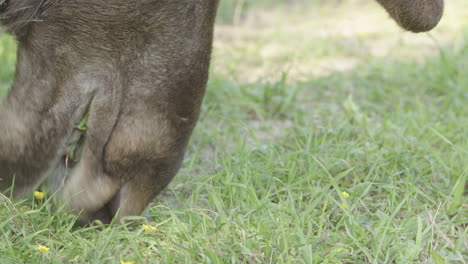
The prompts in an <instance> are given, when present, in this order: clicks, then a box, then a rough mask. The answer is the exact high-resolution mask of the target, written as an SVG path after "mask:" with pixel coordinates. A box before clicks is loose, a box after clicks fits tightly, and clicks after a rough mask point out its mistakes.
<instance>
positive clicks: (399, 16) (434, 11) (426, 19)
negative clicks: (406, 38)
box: [377, 0, 444, 33]
mask: <svg viewBox="0 0 468 264" xmlns="http://www.w3.org/2000/svg"><path fill="white" fill-rule="evenodd" d="M377 2H379V3H380V4H381V5H382V6H383V7H384V8H385V10H387V12H388V13H389V14H390V16H391V17H392V18H393V19H394V20H395V21H396V22H397V23H398V24H399V25H400V26H401V27H402V28H404V29H406V30H408V31H412V32H415V33H418V32H425V31H429V30H431V29H433V28H434V27H435V26H437V24H438V23H439V21H440V19H441V18H442V15H443V13H444V0H377Z"/></svg>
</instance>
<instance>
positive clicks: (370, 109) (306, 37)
mask: <svg viewBox="0 0 468 264" xmlns="http://www.w3.org/2000/svg"><path fill="white" fill-rule="evenodd" d="M224 2H226V1H224ZM363 11H366V12H367V11H369V12H370V13H369V14H368V16H365V17H359V16H358V15H357V14H359V12H363ZM467 16H468V5H467V4H466V1H464V0H453V1H451V2H450V3H447V14H446V17H445V18H444V21H443V22H442V24H441V25H440V27H439V28H438V29H437V30H436V31H434V32H433V33H431V34H430V35H428V34H421V35H412V34H409V33H403V32H402V31H400V30H399V29H397V28H396V26H395V25H394V24H393V22H391V21H389V20H387V16H386V14H385V13H384V12H383V11H381V10H380V9H379V8H378V6H377V5H375V4H372V3H370V4H367V5H364V6H361V7H360V8H355V7H354V6H353V5H348V4H344V5H339V6H335V5H333V6H330V5H324V6H321V7H320V8H318V7H317V6H315V7H313V8H298V7H297V6H292V7H288V8H287V10H285V9H274V10H266V11H265V10H259V9H257V10H256V13H255V14H252V15H251V16H249V15H246V17H245V18H244V20H242V21H243V22H242V23H240V24H239V25H235V26H232V25H228V26H226V25H219V26H218V28H217V36H216V42H215V51H214V58H213V67H212V73H211V79H210V82H209V87H208V90H207V95H206V98H205V101H204V105H203V114H202V117H201V120H200V123H199V124H198V126H197V128H196V130H195V132H194V135H193V137H192V141H191V144H190V147H189V149H188V152H187V155H186V159H185V162H184V166H183V168H182V170H181V171H180V173H179V174H178V176H177V177H176V179H175V180H174V181H173V183H172V184H171V185H170V186H169V188H168V189H166V190H165V191H164V192H163V194H162V195H160V196H159V197H158V198H157V200H156V201H155V202H154V204H152V206H151V207H150V208H149V209H148V210H147V211H146V212H145V215H146V216H148V217H149V218H151V220H152V222H149V223H147V224H150V225H153V226H155V227H157V231H156V232H155V233H147V232H144V230H143V229H142V228H140V227H139V226H138V225H137V224H135V225H132V226H128V227H112V228H104V229H103V230H101V231H99V230H97V229H96V228H95V227H88V228H78V227H74V226H73V225H74V221H75V217H74V216H72V215H68V214H66V213H65V212H62V211H60V210H59V211H56V210H54V209H53V205H52V204H51V203H50V202H39V201H35V200H33V199H32V197H31V199H30V200H27V201H25V202H20V203H17V204H15V205H13V204H11V203H10V201H9V200H8V199H6V198H3V199H0V200H1V203H0V204H1V206H0V229H1V230H2V233H3V236H1V237H0V263H119V262H120V261H121V260H122V261H133V262H134V263H435V264H439V263H467V262H468V254H467V252H468V248H467V247H468V237H467V233H468V229H467V224H468V220H467V219H468V212H467V204H468V199H467V196H466V190H465V189H466V187H465V186H466V178H467V177H468V176H467V175H468V104H467V102H468V74H467V72H468V21H466V19H463V18H466V17H467ZM311 17H313V19H311ZM354 18H355V19H354ZM369 20H371V21H374V22H372V23H368V22H366V21H369ZM281 21H283V22H284V23H283V24H279V22H281ZM285 21H286V22H285ZM343 21H345V22H343ZM463 21H464V22H463ZM14 49H15V48H14V45H13V42H12V40H11V39H9V38H7V37H5V36H0V65H1V68H0V91H5V89H6V88H7V87H8V86H9V85H10V84H11V80H12V77H13V75H12V72H13V69H14V65H13V64H14ZM342 192H347V193H349V194H350V198H348V199H345V198H344V197H343V195H342V194H341V193H342ZM31 196H32V195H31ZM141 221H142V222H145V221H143V220H141ZM37 245H44V246H47V247H49V248H50V251H49V252H48V253H45V254H43V253H40V252H38V251H37V250H36V249H35V247H36V246H37Z"/></svg>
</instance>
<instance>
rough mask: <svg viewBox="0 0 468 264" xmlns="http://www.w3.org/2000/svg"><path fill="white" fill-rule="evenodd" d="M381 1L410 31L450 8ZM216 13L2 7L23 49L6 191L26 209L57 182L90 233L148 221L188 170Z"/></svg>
mask: <svg viewBox="0 0 468 264" xmlns="http://www.w3.org/2000/svg"><path fill="white" fill-rule="evenodd" d="M376 1H377V2H378V3H379V4H380V5H381V6H382V7H383V8H384V9H385V10H386V11H387V12H388V14H389V15H390V17H391V18H393V20H395V21H396V23H397V24H398V25H399V26H401V27H402V28H404V29H406V30H408V31H412V32H424V31H429V30H431V29H432V28H434V27H435V26H436V25H437V24H438V22H439V20H440V19H441V17H442V14H443V10H444V1H443V0H376ZM218 4H219V0H94V1H90V0H0V25H1V26H2V28H3V29H4V30H5V31H7V32H8V33H10V34H12V35H13V36H14V37H15V38H16V40H17V43H18V50H17V64H16V72H15V77H14V80H13V84H12V87H11V88H10V90H9V92H8V94H7V95H6V97H5V98H3V99H2V103H1V104H0V124H1V125H0V191H3V192H8V193H9V194H10V195H12V196H13V197H16V198H21V197H24V196H25V195H27V194H29V193H31V192H32V191H33V190H34V189H35V188H37V187H38V185H40V184H41V183H42V182H43V181H44V180H45V179H46V178H47V177H48V176H49V177H52V178H53V181H52V182H53V184H51V186H55V187H54V188H56V190H57V192H56V197H57V199H58V200H59V202H61V203H63V204H64V205H65V207H66V208H67V210H69V211H70V212H74V213H77V214H80V215H81V221H82V222H83V223H88V222H91V221H93V220H100V221H102V222H103V223H107V224H108V223H110V222H111V221H112V220H113V219H115V221H117V222H119V221H120V220H121V219H122V218H123V217H125V216H132V215H140V214H141V213H142V211H143V210H144V209H145V207H146V206H147V205H148V204H149V202H150V201H151V200H152V199H153V198H154V197H155V196H156V195H157V194H158V193H159V192H160V191H161V190H163V189H164V188H165V187H166V186H167V185H168V184H169V182H170V181H171V180H172V178H173V177H174V176H175V175H176V173H177V171H178V170H179V168H180V166H181V163H182V159H183V156H184V152H185V149H186V146H187V144H188V141H189V138H190V136H191V134H192V130H193V129H194V126H195V124H196V122H197V119H198V117H199V114H200V105H201V103H202V100H203V96H204V91H205V87H206V84H207V80H208V68H209V65H210V56H211V49H212V41H213V30H214V29H213V28H214V24H215V17H216V12H217V7H218ZM84 119H86V120H85V121H86V127H87V128H86V130H84V131H77V126H79V124H80V123H81V122H82V121H83V120H84ZM73 142H74V143H76V142H78V143H79V144H78V143H77V144H72V143H73ZM72 145H73V147H71V146H72ZM71 152H74V155H73V156H74V157H71V156H72V155H70V153H71Z"/></svg>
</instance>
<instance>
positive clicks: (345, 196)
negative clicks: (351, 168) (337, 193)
mask: <svg viewBox="0 0 468 264" xmlns="http://www.w3.org/2000/svg"><path fill="white" fill-rule="evenodd" d="M341 194H342V195H343V197H344V198H345V199H348V198H349V197H351V195H349V193H347V192H342V193H341Z"/></svg>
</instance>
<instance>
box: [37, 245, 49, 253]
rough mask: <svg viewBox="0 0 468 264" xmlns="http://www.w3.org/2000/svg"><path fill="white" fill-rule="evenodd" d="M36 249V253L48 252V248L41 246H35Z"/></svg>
mask: <svg viewBox="0 0 468 264" xmlns="http://www.w3.org/2000/svg"><path fill="white" fill-rule="evenodd" d="M36 249H37V251H39V252H41V253H47V252H49V250H50V248H48V247H46V246H43V245H37V246H36Z"/></svg>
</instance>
